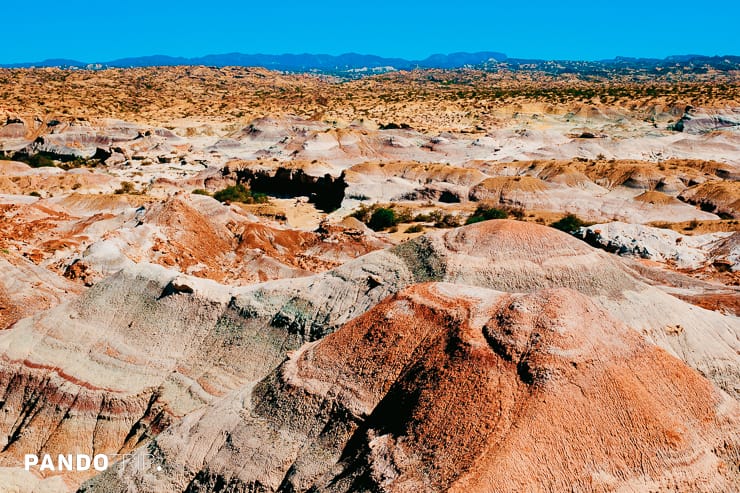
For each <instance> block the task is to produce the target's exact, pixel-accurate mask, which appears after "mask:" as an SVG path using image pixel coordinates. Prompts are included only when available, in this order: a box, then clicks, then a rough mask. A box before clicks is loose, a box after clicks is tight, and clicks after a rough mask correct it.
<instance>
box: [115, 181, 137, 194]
mask: <svg viewBox="0 0 740 493" xmlns="http://www.w3.org/2000/svg"><path fill="white" fill-rule="evenodd" d="M114 193H115V194H116V195H122V194H127V195H130V194H135V193H136V185H134V183H133V182H130V181H122V182H121V187H120V188H117V189H116V190H115V192H114Z"/></svg>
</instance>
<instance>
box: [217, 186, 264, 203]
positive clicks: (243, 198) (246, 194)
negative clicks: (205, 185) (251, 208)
mask: <svg viewBox="0 0 740 493" xmlns="http://www.w3.org/2000/svg"><path fill="white" fill-rule="evenodd" d="M213 198H214V199H216V200H218V201H219V202H241V203H244V204H265V203H267V202H269V199H268V198H267V195H265V194H264V193H259V192H253V191H251V190H250V189H248V188H247V187H245V186H244V185H242V184H241V183H237V184H236V185H233V186H230V187H226V188H224V189H222V190H219V191H218V192H216V193H214V194H213Z"/></svg>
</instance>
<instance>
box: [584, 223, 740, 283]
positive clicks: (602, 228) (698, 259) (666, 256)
mask: <svg viewBox="0 0 740 493" xmlns="http://www.w3.org/2000/svg"><path fill="white" fill-rule="evenodd" d="M575 234H576V236H578V237H579V238H582V239H583V240H585V241H586V242H588V243H590V244H591V245H594V246H597V247H599V248H603V249H604V250H606V251H609V252H613V253H616V254H618V255H632V256H635V257H640V258H645V259H649V260H655V261H658V262H667V263H671V264H673V265H675V266H676V267H678V268H680V269H688V270H696V269H700V268H702V267H706V266H707V265H710V264H712V263H713V262H715V261H720V262H726V263H727V264H726V265H727V268H729V269H730V270H732V271H737V270H740V263H738V262H737V259H738V257H739V256H740V250H738V248H737V240H735V241H734V242H733V244H732V245H731V244H730V242H729V238H730V237H732V236H735V237H737V236H740V234H739V233H709V234H704V235H694V236H688V235H683V234H681V233H677V232H675V231H672V230H670V229H660V228H653V227H650V226H644V225H640V224H627V223H621V222H614V223H606V224H595V225H593V226H587V227H583V228H580V229H579V230H578V231H577V232H576V233H575ZM724 250H727V251H724Z"/></svg>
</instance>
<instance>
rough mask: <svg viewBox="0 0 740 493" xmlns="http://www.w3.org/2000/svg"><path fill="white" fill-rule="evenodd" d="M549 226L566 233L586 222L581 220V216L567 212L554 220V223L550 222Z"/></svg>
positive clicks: (585, 224) (584, 224)
mask: <svg viewBox="0 0 740 493" xmlns="http://www.w3.org/2000/svg"><path fill="white" fill-rule="evenodd" d="M550 226H551V227H553V228H555V229H559V230H560V231H565V232H566V233H572V232H573V231H575V230H577V229H578V228H581V227H583V226H588V223H586V222H585V221H583V220H582V219H581V218H579V217H578V216H576V215H575V214H568V215H567V216H565V217H563V218H562V219H559V220H558V221H555V222H554V223H552V224H550Z"/></svg>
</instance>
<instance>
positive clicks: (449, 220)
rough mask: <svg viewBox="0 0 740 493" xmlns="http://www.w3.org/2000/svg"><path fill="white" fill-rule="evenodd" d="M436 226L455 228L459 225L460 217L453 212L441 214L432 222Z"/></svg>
mask: <svg viewBox="0 0 740 493" xmlns="http://www.w3.org/2000/svg"><path fill="white" fill-rule="evenodd" d="M434 226H435V227H437V228H456V227H458V226H460V218H459V217H458V216H457V215H455V214H443V215H442V216H441V217H440V218H439V220H437V221H435V222H434Z"/></svg>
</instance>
